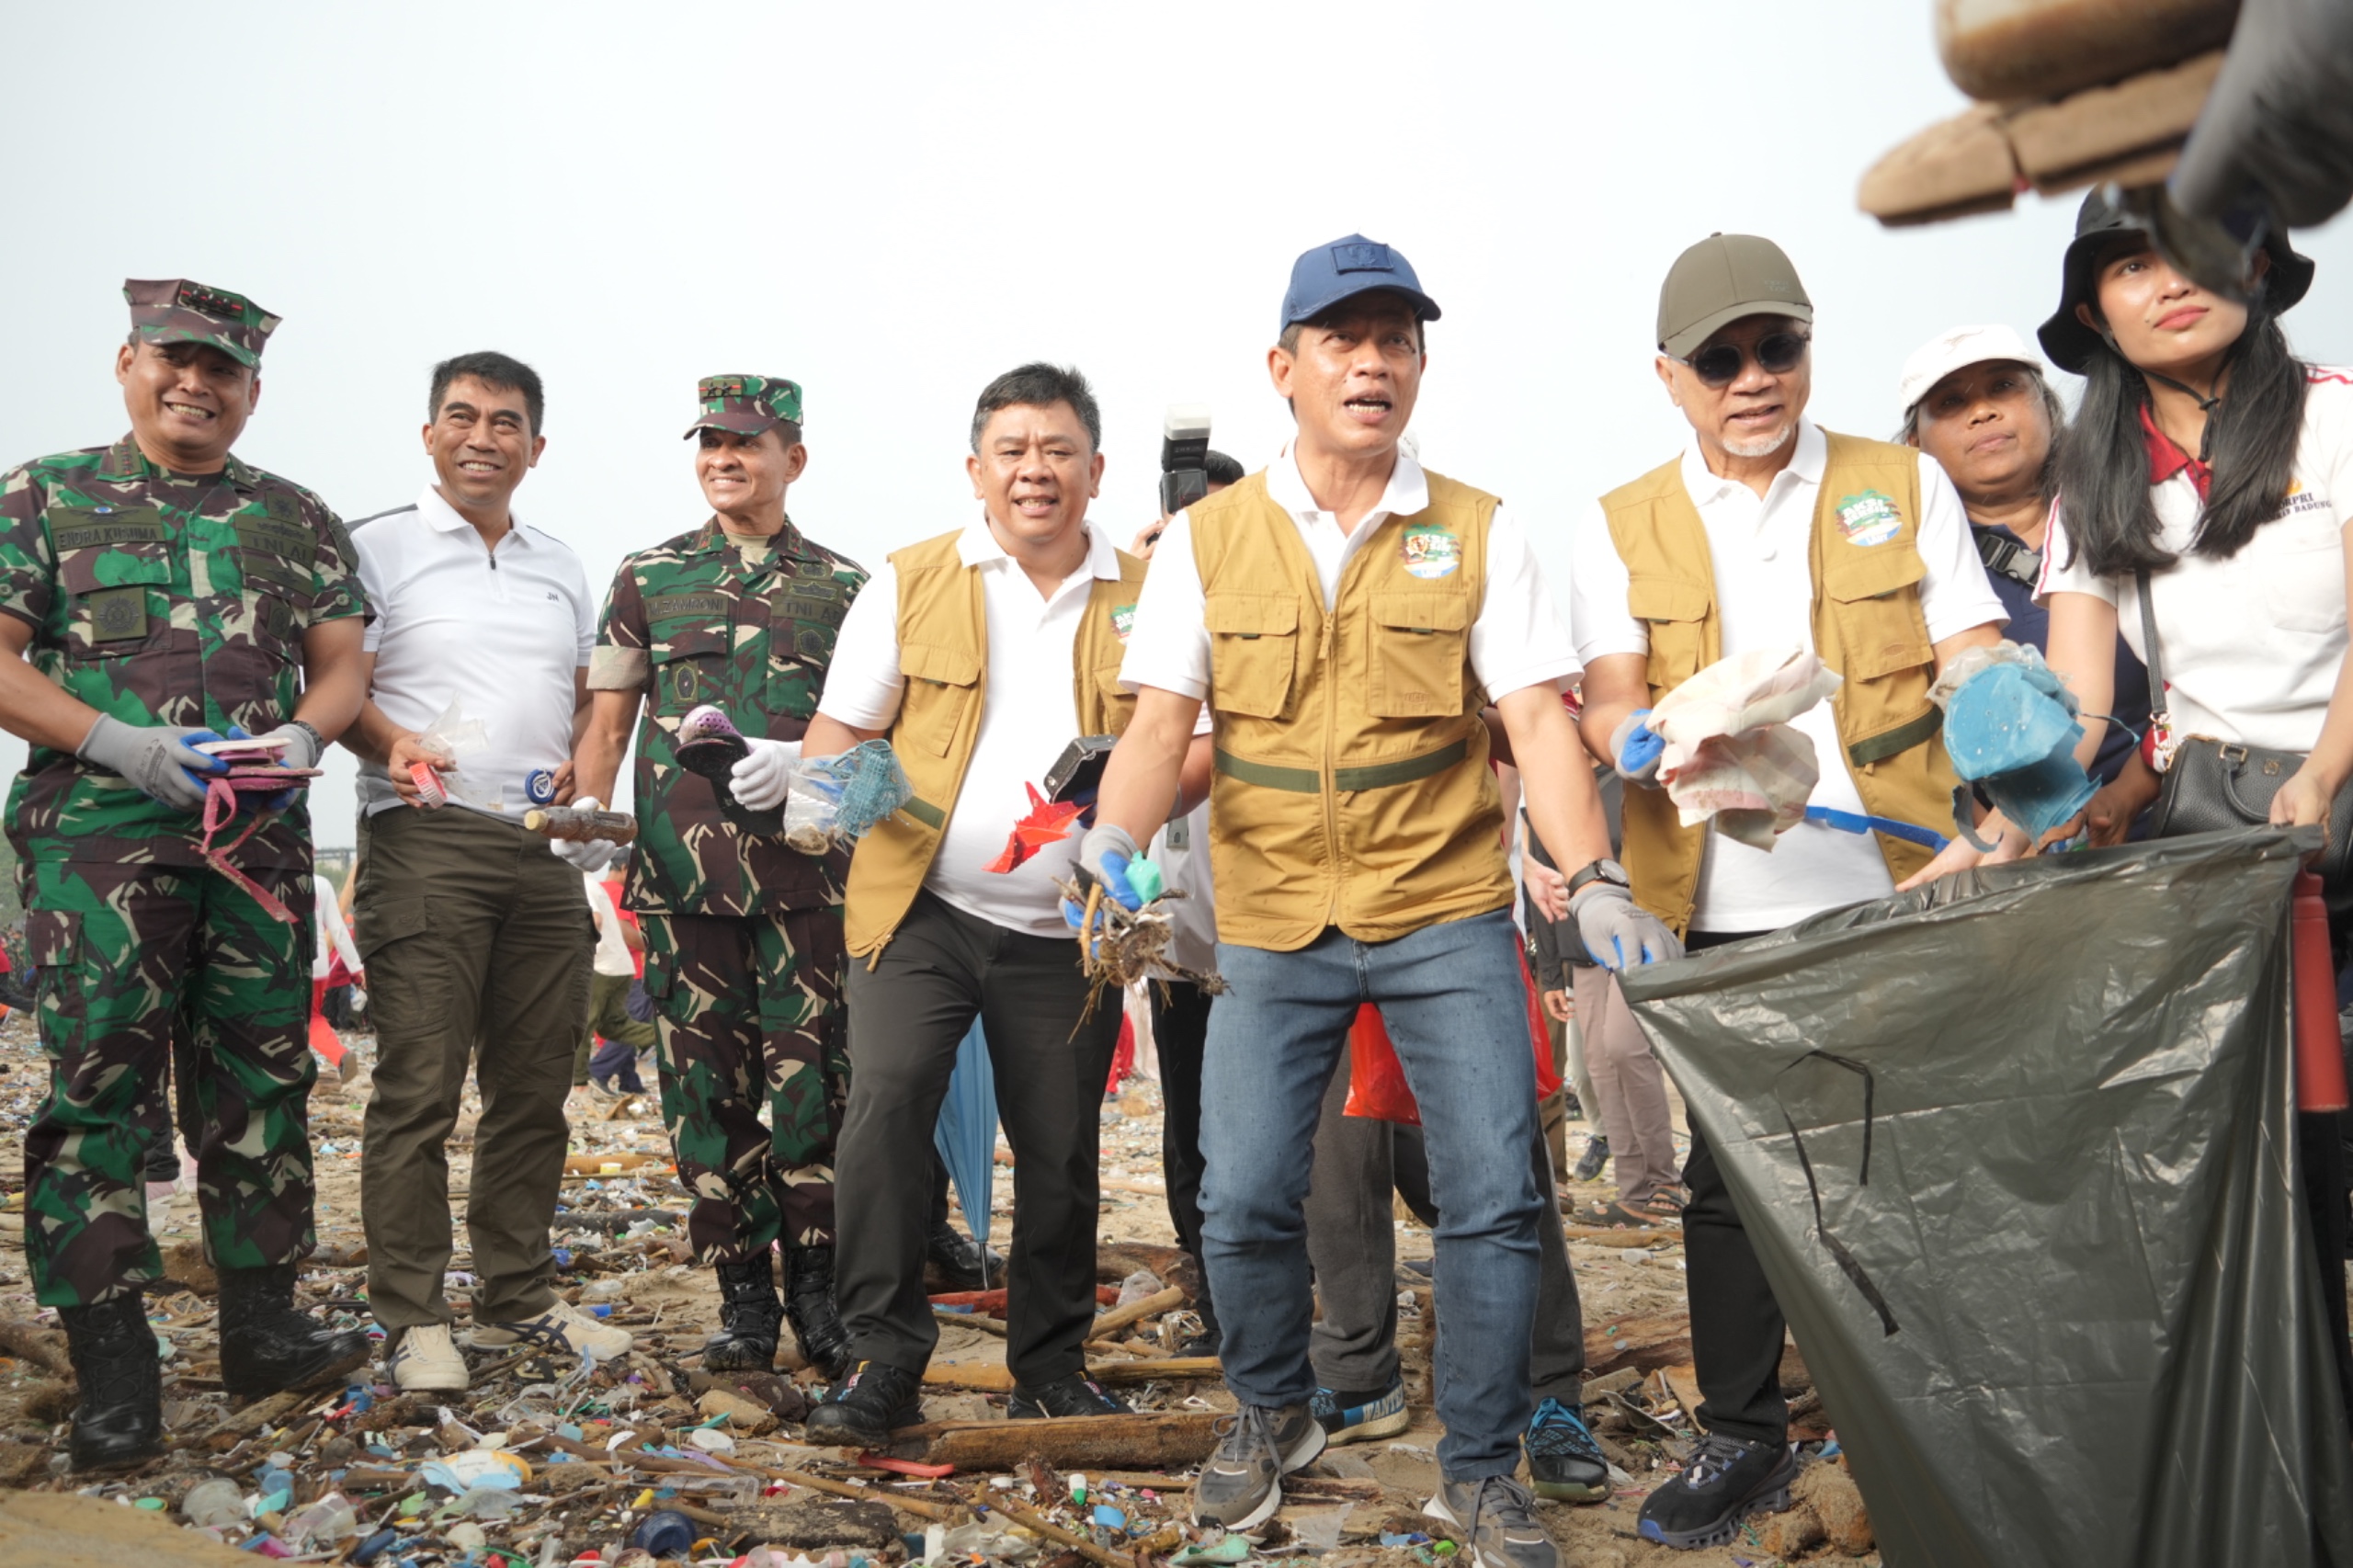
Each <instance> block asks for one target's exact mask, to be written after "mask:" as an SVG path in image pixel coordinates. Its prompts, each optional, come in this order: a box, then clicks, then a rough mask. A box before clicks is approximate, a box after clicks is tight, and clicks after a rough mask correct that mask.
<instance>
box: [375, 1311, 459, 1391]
mask: <svg viewBox="0 0 2353 1568" xmlns="http://www.w3.org/2000/svg"><path fill="white" fill-rule="evenodd" d="M390 1365H391V1369H392V1386H393V1387H394V1388H396V1389H398V1390H400V1391H401V1392H403V1393H462V1392H465V1387H466V1358H464V1357H463V1356H460V1355H459V1354H458V1346H457V1342H456V1341H455V1340H453V1339H451V1338H450V1337H449V1324H446V1323H424V1324H417V1325H416V1326H415V1328H412V1329H410V1330H408V1331H407V1332H406V1333H405V1334H403V1335H401V1342H400V1344H398V1345H397V1346H393V1348H392V1360H391V1363H390Z"/></svg>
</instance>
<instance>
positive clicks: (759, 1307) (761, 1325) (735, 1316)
mask: <svg viewBox="0 0 2353 1568" xmlns="http://www.w3.org/2000/svg"><path fill="white" fill-rule="evenodd" d="M768 1257H769V1255H768V1253H767V1251H765V1250H763V1251H762V1252H761V1253H760V1255H759V1256H757V1257H747V1258H745V1259H744V1260H743V1261H742V1262H741V1263H722V1264H720V1265H719V1266H718V1269H719V1332H718V1333H717V1334H714V1335H711V1336H710V1338H709V1339H706V1340H704V1341H703V1342H702V1364H703V1369H704V1370H705V1371H710V1372H765V1371H767V1370H768V1369H770V1368H771V1367H773V1366H774V1365H775V1364H776V1339H777V1335H778V1334H779V1332H780V1331H781V1330H782V1329H783V1327H784V1303H783V1302H782V1301H779V1300H777V1295H776V1270H775V1269H774V1268H772V1267H770V1266H769V1263H768Z"/></svg>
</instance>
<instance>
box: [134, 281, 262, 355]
mask: <svg viewBox="0 0 2353 1568" xmlns="http://www.w3.org/2000/svg"><path fill="white" fill-rule="evenodd" d="M122 297H123V298H124V299H126V300H128V301H131V326H132V327H133V328H135V329H136V330H137V331H138V333H139V335H140V336H142V337H143V338H145V339H146V340H147V341H148V342H150V343H157V344H162V343H209V344H210V345H212V347H215V348H218V349H219V350H221V352H222V353H223V354H226V355H227V356H229V358H232V359H234V360H235V361H236V362H237V363H238V364H240V365H258V364H260V363H261V346H262V345H263V344H265V343H267V342H268V341H269V335H270V334H271V333H273V332H276V331H277V330H278V317H276V316H274V315H271V314H270V313H269V312H267V311H265V310H263V309H262V308H261V307H260V306H259V305H256V304H255V303H254V302H253V301H251V300H248V299H246V298H245V297H244V295H243V294H232V293H231V292H229V290H226V289H213V288H210V287H208V286H206V285H205V284H202V283H191V282H190V281H188V279H187V278H124V279H123V281H122Z"/></svg>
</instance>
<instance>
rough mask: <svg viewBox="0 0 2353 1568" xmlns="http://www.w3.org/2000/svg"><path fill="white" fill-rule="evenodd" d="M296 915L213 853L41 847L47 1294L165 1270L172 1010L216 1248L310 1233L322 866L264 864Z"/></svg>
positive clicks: (34, 898) (298, 1240)
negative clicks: (175, 860) (156, 1207)
mask: <svg viewBox="0 0 2353 1568" xmlns="http://www.w3.org/2000/svg"><path fill="white" fill-rule="evenodd" d="M253 876H254V880H255V881H258V882H260V883H262V884H263V885H264V886H266V887H268V888H269V889H270V890H271V891H272V892H276V893H277V894H278V897H279V898H281V899H283V900H284V901H285V903H286V904H287V907H288V908H290V909H291V910H292V911H293V912H294V915H295V918H296V924H294V925H291V926H288V925H284V924H281V923H280V922H278V921H276V920H272V919H271V918H270V917H269V916H268V915H266V914H264V913H263V912H262V908H261V906H260V905H259V904H257V903H255V902H254V900H253V896H252V895H251V894H250V893H247V892H244V890H243V889H241V888H239V887H238V886H236V884H234V883H233V882H232V881H229V880H228V879H227V878H226V877H223V876H222V875H220V874H219V873H218V872H215V871H212V870H210V869H206V868H203V867H178V866H152V865H150V866H124V865H114V864H106V863H95V862H92V863H85V862H79V861H68V862H55V863H35V864H33V865H31V866H29V867H28V869H27V879H28V883H29V887H28V897H27V899H26V903H27V904H28V910H27V913H26V916H25V935H26V946H27V948H28V955H29V957H30V959H31V960H32V961H33V962H34V963H36V964H39V965H40V988H39V991H38V994H37V996H36V1000H35V1009H36V1017H37V1018H38V1020H39V1024H40V1043H41V1049H42V1050H43V1051H45V1052H46V1053H47V1054H48V1057H49V1061H50V1082H49V1094H48V1096H47V1097H46V1098H44V1099H43V1100H42V1101H41V1104H40V1109H39V1111H38V1112H36V1113H35V1115H34V1118H33V1123H32V1126H31V1128H30V1129H29V1130H28V1131H27V1132H26V1134H25V1252H26V1256H27V1259H28V1262H29V1263H30V1264H31V1266H32V1277H33V1290H34V1294H35V1296H36V1298H37V1299H38V1300H39V1301H40V1303H41V1304H42V1305H43V1306H51V1307H73V1306H86V1305H89V1304H91V1303H93V1302H96V1301H105V1300H107V1299H108V1298H109V1297H112V1296H116V1295H119V1294H120V1293H121V1292H122V1291H123V1290H125V1289H126V1288H130V1287H143V1286H146V1285H149V1284H152V1283H153V1282H154V1281H155V1280H157V1279H159V1278H162V1276H163V1260H162V1258H161V1257H160V1256H158V1254H157V1252H156V1248H155V1242H154V1238H153V1235H152V1234H150V1233H149V1231H148V1228H147V1199H146V1189H145V1187H144V1185H143V1179H144V1167H145V1165H146V1161H147V1152H148V1146H149V1144H150V1143H151V1142H153V1140H154V1139H155V1138H157V1137H158V1136H165V1137H168V1136H169V1133H168V1131H166V1129H167V1126H168V1123H167V1119H166V1118H165V1115H164V1113H163V1110H162V1105H161V1101H162V1097H163V1096H164V1094H165V1088H166V1085H167V1084H168V1083H169V1081H170V1077H171V1073H172V1037H173V1030H174V1027H175V1024H176V1025H177V1026H178V1028H180V1030H181V1038H182V1040H183V1041H184V1044H185V1047H186V1048H187V1049H188V1051H191V1052H192V1058H191V1061H190V1062H189V1064H188V1073H187V1074H186V1075H185V1077H184V1079H183V1085H184V1097H185V1098H186V1100H187V1101H188V1103H187V1104H185V1105H184V1107H183V1109H182V1114H181V1121H182V1125H183V1126H184V1127H185V1128H187V1129H188V1131H189V1138H188V1142H189V1146H190V1148H191V1150H192V1151H193V1153H195V1156H196V1165H197V1173H198V1192H197V1196H198V1202H199V1206H200V1208H201V1210H202V1212H203V1216H204V1240H205V1251H206V1256H208V1257H210V1260H211V1262H212V1264H213V1266H214V1267H219V1268H259V1267H267V1266H269V1265H273V1264H279V1263H291V1262H294V1261H296V1260H298V1259H300V1258H301V1257H303V1256H307V1255H308V1254H309V1253H310V1251H311V1249H312V1248H313V1245H315V1244H316V1237H315V1236H314V1235H313V1232H312V1224H311V1221H312V1184H311V1133H310V1096H311V1084H312V1081H313V1079H314V1078H315V1077H316V1075H317V1072H318V1068H317V1063H316V1061H315V1059H313V1056H312V1055H311V1048H310V1043H309V1039H308V1034H309V1024H310V1011H311V943H312V940H313V936H312V926H311V897H312V894H311V888H312V883H311V878H310V876H309V875H308V873H306V872H296V871H267V870H257V871H255V872H254V873H253Z"/></svg>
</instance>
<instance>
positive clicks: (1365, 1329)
mask: <svg viewBox="0 0 2353 1568" xmlns="http://www.w3.org/2000/svg"><path fill="white" fill-rule="evenodd" d="M1347 1103H1348V1057H1347V1052H1346V1051H1342V1052H1341V1054H1340V1064H1339V1067H1338V1070H1337V1071H1336V1072H1334V1073H1333V1074H1332V1086H1331V1088H1330V1089H1328V1090H1327V1091H1325V1093H1324V1116H1323V1119H1322V1120H1321V1121H1319V1122H1318V1123H1317V1124H1316V1128H1315V1165H1314V1168H1313V1174H1312V1175H1311V1176H1309V1178H1308V1181H1309V1186H1308V1192H1307V1203H1306V1208H1305V1214H1306V1220H1307V1261H1308V1266H1309V1267H1311V1268H1313V1270H1314V1271H1315V1299H1316V1301H1317V1303H1318V1304H1319V1305H1320V1306H1321V1307H1322V1308H1323V1316H1322V1317H1320V1318H1319V1319H1317V1321H1316V1323H1315V1326H1314V1328H1313V1332H1312V1334H1311V1335H1310V1336H1309V1340H1308V1357H1309V1358H1310V1359H1311V1360H1312V1361H1313V1362H1314V1364H1315V1381H1316V1382H1317V1383H1318V1384H1319V1385H1321V1386H1322V1387H1324V1388H1327V1389H1339V1390H1342V1391H1344V1392H1350V1393H1375V1392H1380V1391H1381V1390H1383V1389H1386V1388H1388V1387H1389V1386H1390V1385H1391V1384H1392V1383H1393V1382H1395V1381H1397V1377H1398V1372H1397V1232H1396V1226H1395V1222H1394V1221H1393V1220H1392V1212H1393V1211H1392V1208H1391V1204H1390V1194H1391V1193H1392V1192H1394V1193H1396V1194H1398V1195H1399V1196H1401V1197H1403V1198H1404V1199H1405V1203H1406V1206H1407V1207H1408V1208H1410V1209H1412V1210H1414V1215H1415V1218H1416V1219H1418V1220H1420V1221H1422V1223H1424V1224H1425V1225H1431V1226H1435V1225H1436V1224H1437V1223H1438V1209H1437V1205H1436V1203H1435V1202H1434V1201H1433V1199H1432V1195H1431V1193H1430V1190H1429V1163H1428V1161H1427V1158H1426V1157H1425V1155H1424V1153H1423V1150H1422V1130H1421V1129H1420V1128H1418V1127H1404V1126H1399V1125H1397V1124H1396V1123H1393V1122H1387V1121H1373V1120H1370V1119H1367V1118H1364V1117H1360V1116H1349V1115H1347V1114H1345V1111H1346V1108H1347ZM1529 1159H1530V1161H1531V1163H1532V1164H1533V1165H1535V1167H1536V1180H1537V1189H1538V1190H1539V1191H1540V1192H1542V1193H1544V1194H1545V1195H1546V1197H1547V1199H1548V1201H1547V1204H1546V1210H1547V1212H1546V1215H1545V1218H1544V1220H1543V1221H1542V1222H1541V1223H1540V1224H1539V1225H1538V1226H1537V1255H1538V1271H1537V1286H1536V1289H1537V1296H1536V1322H1535V1324H1533V1325H1532V1326H1531V1330H1530V1332H1531V1333H1532V1335H1534V1341H1533V1345H1532V1346H1531V1349H1532V1356H1531V1358H1530V1362H1529V1381H1530V1382H1531V1383H1532V1384H1533V1385H1534V1387H1535V1392H1536V1398H1537V1400H1538V1401H1539V1402H1542V1401H1544V1400H1548V1399H1557V1400H1559V1401H1560V1402H1561V1403H1563V1404H1565V1405H1568V1406H1569V1407H1570V1408H1572V1409H1574V1408H1575V1407H1576V1405H1577V1403H1578V1402H1579V1399H1580V1397H1581V1392H1582V1390H1583V1388H1584V1383H1585V1312H1584V1310H1583V1308H1582V1307H1581V1306H1580V1305H1579V1303H1578V1301H1577V1281H1576V1276H1575V1275H1574V1273H1572V1272H1571V1271H1570V1268H1569V1248H1568V1241H1567V1238H1566V1237H1565V1236H1564V1235H1563V1233H1562V1231H1561V1211H1560V1206H1559V1205H1558V1203H1557V1202H1552V1201H1551V1200H1550V1199H1551V1195H1552V1192H1553V1191H1554V1187H1553V1185H1552V1157H1551V1155H1550V1153H1548V1152H1547V1150H1546V1149H1545V1147H1544V1141H1543V1137H1542V1134H1541V1130H1540V1131H1539V1134H1538V1136H1537V1138H1536V1139H1535V1141H1534V1142H1533V1144H1532V1145H1531V1147H1530V1148H1529Z"/></svg>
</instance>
